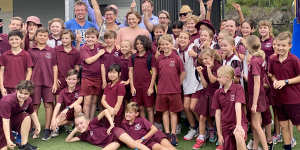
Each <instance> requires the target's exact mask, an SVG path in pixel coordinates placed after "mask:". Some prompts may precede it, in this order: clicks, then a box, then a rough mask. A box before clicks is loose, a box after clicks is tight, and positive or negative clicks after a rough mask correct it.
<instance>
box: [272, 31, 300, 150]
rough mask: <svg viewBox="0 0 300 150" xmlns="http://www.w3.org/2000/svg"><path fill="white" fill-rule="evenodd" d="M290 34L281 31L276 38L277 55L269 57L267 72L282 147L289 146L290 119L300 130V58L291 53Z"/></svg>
mask: <svg viewBox="0 0 300 150" xmlns="http://www.w3.org/2000/svg"><path fill="white" fill-rule="evenodd" d="M291 38H292V37H291V34H290V33H289V32H283V33H280V34H279V35H278V37H277V38H276V39H277V44H276V45H277V46H276V47H277V50H276V53H277V56H275V57H270V61H269V73H270V74H271V76H272V77H271V79H272V81H273V87H274V89H275V92H276V96H277V97H276V105H277V107H278V109H277V113H278V120H279V124H280V126H281V131H282V135H283V141H284V149H285V150H290V149H292V148H291V140H292V138H291V135H290V130H289V127H288V125H289V122H288V120H291V121H292V123H293V124H294V125H296V127H297V130H298V131H300V118H299V116H300V115H299V114H300V111H299V110H300V99H299V97H300V84H299V82H300V78H299V74H300V60H299V58H298V57H296V56H295V55H293V54H291V53H290V52H289V51H290V48H291V46H292V44H291Z"/></svg>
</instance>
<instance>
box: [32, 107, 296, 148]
mask: <svg viewBox="0 0 300 150" xmlns="http://www.w3.org/2000/svg"><path fill="white" fill-rule="evenodd" d="M39 119H40V122H41V126H42V130H43V127H44V122H45V121H44V109H43V107H41V108H40V113H39ZM186 130H187V128H185V129H183V133H186ZM294 133H295V135H294V136H295V137H296V139H297V140H298V141H300V134H299V133H298V132H296V129H295V130H294ZM42 135H43V134H42V133H41V134H40V137H41V136H42ZM66 136H67V135H66V134H61V135H60V136H59V137H56V138H52V139H50V140H48V141H42V140H41V139H35V140H33V139H30V143H31V144H33V145H36V146H38V147H39V148H40V150H99V149H100V148H99V147H96V146H93V145H91V144H89V143H85V142H75V143H66V142H65V141H64V139H65V138H66ZM178 137H179V145H178V146H177V149H178V150H191V149H192V146H193V144H194V141H184V140H183V135H180V136H178ZM215 148H216V146H215V144H211V143H207V144H206V145H205V147H204V148H201V150H215ZM281 149H282V144H281V143H280V144H277V145H276V146H275V148H274V150H281ZM293 149H295V150H296V149H300V146H299V145H297V146H296V147H295V148H293ZM120 150H129V148H125V147H124V146H123V147H122V148H120Z"/></svg>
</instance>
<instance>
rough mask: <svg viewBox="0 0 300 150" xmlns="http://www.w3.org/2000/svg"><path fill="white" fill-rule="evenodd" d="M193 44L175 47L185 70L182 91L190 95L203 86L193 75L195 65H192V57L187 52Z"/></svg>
mask: <svg viewBox="0 0 300 150" xmlns="http://www.w3.org/2000/svg"><path fill="white" fill-rule="evenodd" d="M193 47H194V44H190V45H188V46H187V47H186V48H185V49H183V48H181V47H180V46H179V48H178V49H177V53H178V55H179V57H180V59H181V60H182V62H183V66H184V70H185V72H186V75H185V78H184V80H183V84H182V87H183V93H184V95H185V96H188V95H192V94H194V93H196V91H199V90H201V89H203V86H202V84H201V83H200V82H198V80H197V78H196V75H195V71H196V68H195V65H194V58H193V57H191V56H189V52H190V51H191V50H193Z"/></svg>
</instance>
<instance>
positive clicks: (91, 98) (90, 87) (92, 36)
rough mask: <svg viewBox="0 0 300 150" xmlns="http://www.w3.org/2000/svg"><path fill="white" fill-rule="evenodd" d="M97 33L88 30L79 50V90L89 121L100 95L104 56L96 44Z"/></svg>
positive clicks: (92, 116) (91, 29)
mask: <svg viewBox="0 0 300 150" xmlns="http://www.w3.org/2000/svg"><path fill="white" fill-rule="evenodd" d="M98 35H99V32H98V31H97V30H96V29H95V28H89V29H88V30H87V31H86V33H85V36H86V44H85V45H83V46H82V47H81V49H80V57H81V67H82V73H81V77H82V79H81V88H80V89H81V90H80V96H84V104H83V112H84V113H85V114H86V116H87V117H88V118H89V119H92V118H94V114H95V111H96V106H97V98H98V96H99V95H100V93H101V84H102V82H101V71H100V70H101V69H100V68H101V59H100V57H101V56H102V55H103V54H104V52H105V51H104V50H103V49H102V48H103V47H102V46H101V45H100V43H98V42H97V40H98Z"/></svg>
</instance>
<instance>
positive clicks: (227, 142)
mask: <svg viewBox="0 0 300 150" xmlns="http://www.w3.org/2000/svg"><path fill="white" fill-rule="evenodd" d="M217 74H218V78H217V80H218V82H219V83H220V85H221V86H222V88H221V89H218V90H217V91H216V92H215V94H214V96H213V99H212V108H213V109H215V110H216V113H215V118H216V126H217V131H218V141H219V146H218V147H217V149H224V150H237V149H238V150H247V148H246V144H245V140H246V139H247V129H248V125H247V119H246V116H245V112H244V111H243V109H242V105H243V104H246V100H245V95H244V89H243V87H242V86H241V85H239V84H234V83H233V79H234V69H233V68H232V67H231V66H227V65H226V66H222V67H220V68H219V69H218V72H217ZM221 147H223V148H221Z"/></svg>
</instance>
